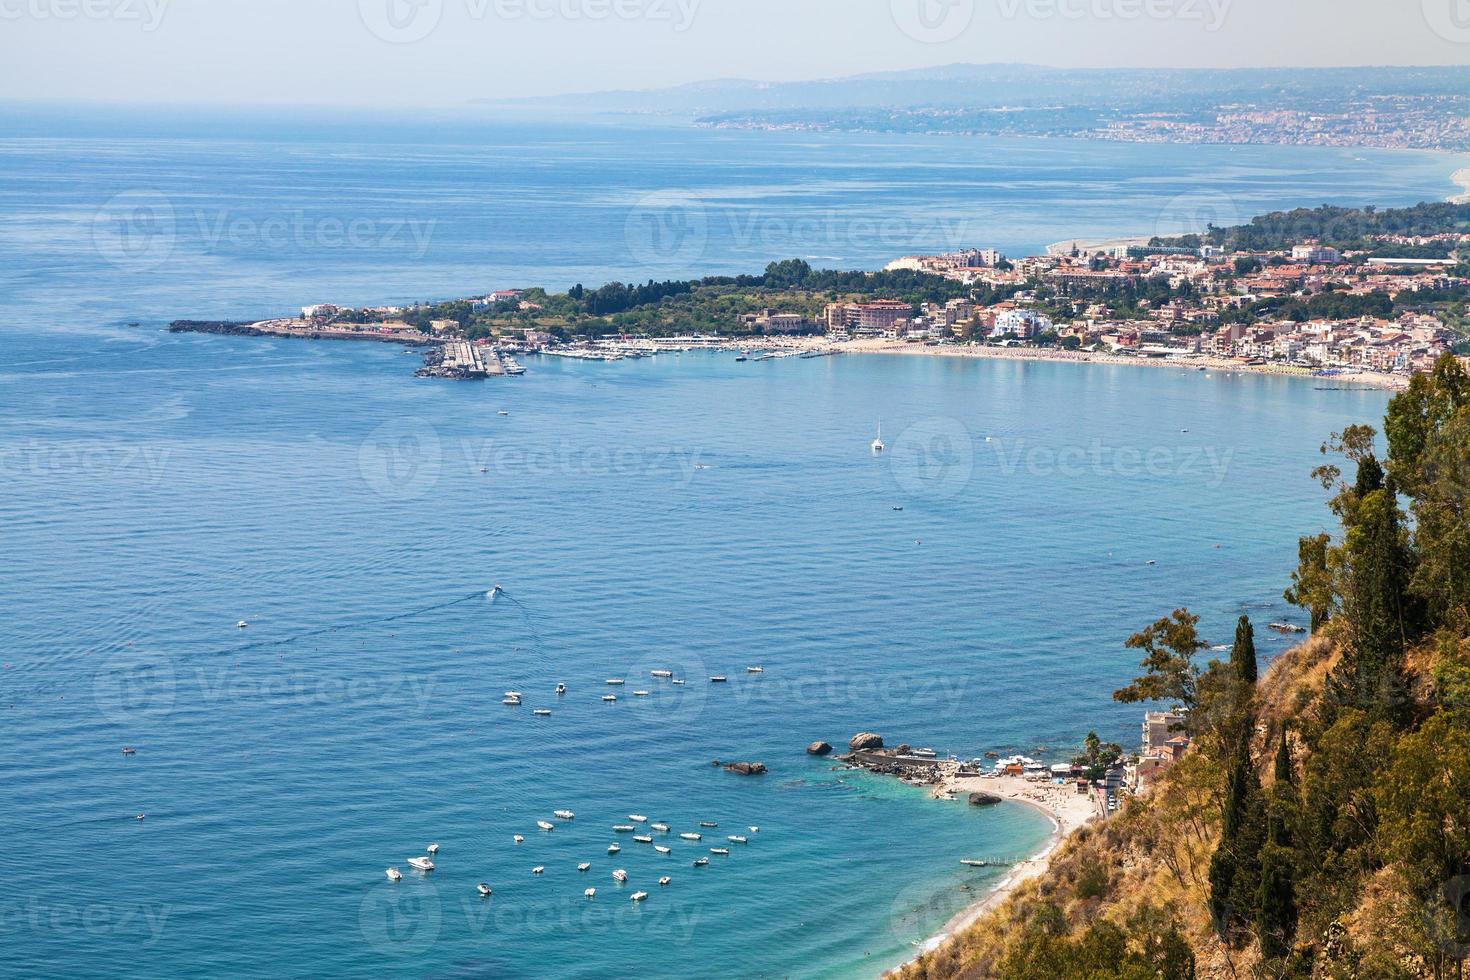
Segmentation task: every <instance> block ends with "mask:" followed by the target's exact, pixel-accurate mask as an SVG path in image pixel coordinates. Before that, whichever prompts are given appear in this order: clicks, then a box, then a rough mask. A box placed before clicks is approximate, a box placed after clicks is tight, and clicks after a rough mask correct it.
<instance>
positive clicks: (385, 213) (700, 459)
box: [0, 106, 1466, 978]
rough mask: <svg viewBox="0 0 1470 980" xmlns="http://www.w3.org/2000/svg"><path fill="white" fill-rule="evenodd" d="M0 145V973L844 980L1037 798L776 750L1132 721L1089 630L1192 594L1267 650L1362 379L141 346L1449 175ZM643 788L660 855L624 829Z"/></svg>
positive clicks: (1189, 604)
mask: <svg viewBox="0 0 1470 980" xmlns="http://www.w3.org/2000/svg"><path fill="white" fill-rule="evenodd" d="M0 123H3V128H0V175H3V178H4V179H3V180H0V290H3V294H4V296H5V303H4V307H3V309H4V320H3V324H0V463H3V487H4V492H3V494H0V541H3V544H4V548H3V553H0V624H3V625H0V631H3V636H4V643H3V646H0V661H3V669H0V710H3V713H4V715H3V717H4V733H5V741H6V751H5V752H4V753H3V754H0V826H3V827H4V830H5V837H6V839H7V841H8V846H9V848H10V850H9V855H10V862H9V866H10V871H9V872H8V881H9V885H8V887H7V888H6V890H5V895H4V896H3V897H0V962H3V963H4V964H5V972H6V973H7V974H9V975H15V976H57V975H71V976H102V975H106V976H138V977H152V976H162V975H222V974H232V975H247V976H262V975H269V976H301V977H308V976H313V977H314V976H368V975H380V974H383V973H392V974H395V975H413V976H438V977H448V976H461V977H470V976H496V977H543V976H555V977H587V978H592V977H599V978H601V977H622V976H627V977H649V976H670V977H675V976H677V977H727V976H737V977H872V976H875V975H877V974H878V973H879V972H880V971H881V970H883V969H885V968H887V967H891V966H893V965H895V964H897V963H900V962H902V961H903V960H905V959H907V958H908V957H910V956H912V955H913V953H914V951H915V944H916V943H918V942H920V941H922V940H923V939H924V938H925V937H927V936H929V935H932V934H933V933H935V932H936V931H937V930H939V929H940V928H941V927H942V926H943V925H944V923H945V922H946V921H947V920H949V919H950V917H951V916H952V915H954V914H955V913H956V912H957V911H959V910H961V909H962V908H964V907H965V906H967V905H968V904H970V903H972V902H974V901H976V900H977V899H979V898H981V897H983V895H984V894H985V893H986V892H987V890H988V889H989V888H990V887H992V886H993V885H994V884H995V882H996V881H998V880H999V879H1000V878H1001V877H1002V876H1003V875H1004V874H1005V873H1006V871H1007V867H1006V866H1007V864H1008V863H1010V862H1014V861H1017V860H1020V859H1023V858H1024V857H1026V856H1027V855H1029V854H1032V853H1035V852H1036V851H1037V850H1038V849H1039V848H1041V847H1043V846H1044V845H1045V843H1046V841H1047V840H1048V838H1049V837H1050V835H1051V832H1052V826H1051V823H1050V822H1049V820H1047V819H1046V818H1045V817H1043V816H1042V815H1041V814H1040V813H1038V812H1036V811H1033V810H1031V809H1028V808H1026V807H1023V806H1020V805H1014V804H1005V805H1001V806H998V807H993V808H979V807H971V806H968V805H967V803H966V801H965V800H963V799H962V800H957V801H953V802H944V801H937V800H933V799H930V798H929V795H928V793H927V792H926V791H925V790H923V789H920V788H914V787H910V786H906V785H903V784H902V783H900V782H898V781H896V780H893V779H889V778H886V777H877V776H869V775H866V774H861V773H854V772H847V771H843V770H841V769H840V768H838V767H837V766H835V765H834V763H833V762H832V761H831V760H829V759H821V758H817V757H813V756H810V755H808V754H807V753H806V752H805V748H806V746H807V745H808V743H810V742H813V741H816V740H827V741H829V742H831V743H833V744H834V745H837V746H838V747H839V748H841V747H842V746H845V744H846V742H847V740H848V739H849V738H850V737H851V736H852V735H853V734H854V733H857V732H861V731H872V732H877V733H879V734H881V735H883V736H884V738H885V739H887V740H888V742H889V744H896V743H899V742H907V743H909V744H911V745H914V746H928V747H932V748H934V749H935V750H936V751H938V752H939V753H940V754H941V755H945V754H949V753H953V754H955V755H957V756H959V757H961V758H973V757H981V756H983V755H984V753H987V752H997V753H1002V754H1011V753H1024V754H1028V755H1032V756H1035V757H1038V758H1041V759H1044V760H1047V761H1058V760H1065V759H1067V758H1068V757H1069V755H1070V754H1071V752H1072V751H1073V749H1074V747H1075V746H1077V745H1078V743H1080V741H1081V740H1082V738H1083V737H1084V736H1085V735H1086V734H1087V733H1088V731H1090V730H1095V731H1097V732H1098V733H1099V734H1100V735H1101V736H1103V738H1104V739H1106V740H1111V741H1117V742H1120V743H1122V744H1124V745H1132V744H1135V743H1136V739H1137V735H1138V731H1139V721H1140V714H1141V710H1142V709H1141V707H1139V706H1128V705H1120V704H1117V703H1115V702H1113V701H1112V699H1111V696H1110V695H1111V692H1112V691H1113V690H1114V689H1115V688H1117V687H1119V686H1121V685H1122V684H1124V683H1126V682H1127V681H1128V680H1129V679H1130V678H1131V677H1132V676H1133V674H1134V673H1135V668H1136V666H1137V664H1136V661H1137V655H1136V652H1134V651H1130V650H1127V649H1126V648H1125V647H1124V645H1123V643H1124V640H1125V639H1126V638H1127V636H1128V635H1129V634H1130V633H1131V632H1133V631H1135V630H1137V629H1139V628H1141V627H1142V626H1144V625H1145V624H1147V623H1148V622H1151V621H1152V620H1154V619H1156V618H1158V617H1160V616H1162V615H1165V614H1167V613H1168V612H1169V611H1171V610H1173V609H1176V608H1188V609H1190V610H1192V611H1193V612H1195V613H1196V614H1198V615H1199V616H1200V617H1201V622H1200V628H1201V630H1202V632H1203V634H1204V636H1205V637H1206V638H1207V639H1208V640H1209V641H1210V642H1211V643H1217V644H1218V643H1225V642H1228V640H1229V638H1230V637H1231V635H1232V633H1233V629H1234V623H1235V620H1236V618H1237V617H1238V616H1240V615H1241V614H1242V613H1245V614H1248V615H1250V616H1251V617H1252V618H1253V619H1254V620H1255V621H1256V622H1257V623H1258V624H1259V626H1260V627H1261V628H1259V629H1258V631H1257V640H1258V644H1259V645H1260V647H1261V649H1262V651H1263V654H1264V655H1265V656H1266V657H1270V656H1272V655H1274V654H1276V653H1278V652H1279V651H1280V650H1282V649H1283V648H1284V647H1285V645H1286V644H1287V643H1288V642H1290V640H1289V639H1288V638H1284V637H1281V636H1279V635H1277V634H1276V633H1274V632H1272V631H1270V630H1268V629H1265V628H1264V627H1265V624H1266V623H1267V622H1270V621H1276V620H1288V621H1293V622H1299V621H1301V616H1300V613H1299V612H1298V611H1297V610H1294V609H1292V608H1290V607H1288V606H1287V605H1285V603H1284V602H1283V600H1282V596H1281V592H1282V589H1283V587H1284V586H1285V585H1286V584H1287V581H1288V577H1289V573H1290V571H1291V569H1292V567H1293V566H1294V564H1295V552H1296V540H1297V537H1298V536H1299V535H1302V534H1310V533H1315V532H1317V531H1319V530H1321V529H1323V528H1325V527H1326V526H1327V523H1328V517H1329V515H1328V513H1327V511H1326V509H1325V507H1324V505H1323V494H1322V491H1321V489H1320V487H1318V486H1316V485H1315V484H1314V483H1313V481H1312V480H1311V479H1310V478H1309V471H1310V470H1311V469H1312V467H1313V466H1315V465H1317V464H1318V463H1319V462H1320V459H1321V457H1320V454H1319V451H1318V450H1319V446H1320V444H1321V443H1322V442H1323V440H1324V439H1326V438H1327V437H1328V435H1329V434H1330V433H1331V432H1333V431H1334V430H1337V429H1341V428H1342V427H1343V426H1344V425H1346V424H1349V423H1353V422H1358V421H1371V420H1374V419H1375V418H1377V417H1379V416H1381V414H1382V410H1383V408H1384V405H1385V402H1386V395H1385V394H1384V393H1383V392H1380V391H1375V390H1369V389H1364V388H1353V387H1344V386H1342V385H1339V384H1335V383H1329V382H1324V381H1321V380H1315V381H1314V380H1302V379H1285V378H1275V377H1264V376H1254V375H1241V374H1231V373H1222V372H1205V373H1199V372H1186V371H1176V370H1146V369H1141V368H1131V367H1113V366H1100V365H1074V364H1052V363H1022V362H1013V361H1005V362H1001V361H994V362H992V361H976V360H965V359H957V358H954V359H952V358H933V357H914V356H846V357H835V358H822V359H814V360H806V359H800V358H788V359H780V360H773V361H765V362H759V363H756V362H749V363H737V362H736V361H735V360H734V357H733V355H731V354H728V353H685V354H663V355H659V356H657V357H653V358H647V359H642V360H635V361H624V362H619V363H611V364H601V363H597V364H591V363H582V362H569V361H562V360H553V359H549V358H529V359H528V364H527V366H528V368H529V370H528V372H527V374H526V375H525V376H524V377H521V378H510V379H501V380H495V381H492V382H485V383H452V382H435V381H422V380H415V379H414V378H413V376H412V375H413V371H414V368H416V367H417V366H418V363H419V361H418V358H417V356H415V355H413V354H411V353H410V352H408V351H405V350H403V349H401V348H399V347H397V346H395V345H389V344H383V345H379V344H352V343H330V342H305V341H290V340H276V339H251V338H233V337H219V336H203V335H195V334H170V333H168V332H167V330H166V325H167V323H168V322H169V321H170V320H173V319H176V318H196V319H203V318H228V319H236V318H240V319H244V318H256V317H263V316H267V315H277V314H283V313H289V312H291V311H293V310H295V309H296V308H298V307H300V306H302V305H304V304H308V303H318V302H335V303H344V304H346V303H350V304H354V305H361V304H374V303H401V302H407V301H414V300H421V299H442V298H448V297H455V296H468V295H482V294H484V293H486V292H488V291H490V290H494V289H502V288H515V287H526V286H534V285H544V286H546V287H548V288H552V289H564V288H566V287H567V286H569V285H571V284H572V283H575V282H582V283H585V284H588V285H596V284H600V283H602V282H604V281H608V280H613V279H619V280H622V281H643V280H646V279H649V278H667V277H674V276H679V277H683V276H692V275H703V274H727V273H736V272H753V271H759V270H760V269H761V268H763V266H764V264H765V263H766V262H767V261H769V260H772V259H779V258H787V257H799V258H804V259H806V260H807V261H809V262H811V263H812V264H813V265H816V266H830V267H835V268H878V267H881V266H882V265H883V264H884V263H886V262H887V261H889V260H891V259H892V258H895V257H897V256H900V255H904V254H910V253H917V252H932V251H938V250H944V249H948V248H955V247H962V246H971V245H974V246H995V247H998V248H1001V249H1002V250H1003V251H1007V252H1009V253H1011V254H1025V253H1028V252H1034V251H1036V250H1038V249H1040V248H1044V247H1045V246H1046V245H1048V244H1050V243H1052V242H1057V241H1063V240H1066V239H1068V238H1070V237H1073V236H1091V237H1093V238H1101V237H1107V236H1113V235H1135V234H1153V233H1172V232H1177V231H1183V230H1189V229H1191V228H1194V227H1199V226H1201V225H1202V224H1205V223H1209V222H1214V223H1216V224H1225V223H1230V222H1231V221H1234V220H1242V219H1245V218H1248V217H1249V216H1251V215H1253V214H1256V213H1258V212H1262V211H1266V210H1270V209H1273V208H1286V207H1292V206H1297V205H1302V204H1307V205H1315V204H1318V203H1324V202H1331V203H1340V204H1363V203H1370V202H1371V203H1376V204H1379V205H1383V206H1389V205H1397V204H1406V203H1412V202H1415V201H1418V200H1424V199H1439V198H1443V197H1444V196H1446V195H1447V194H1448V193H1450V192H1451V191H1452V190H1453V188H1452V187H1451V186H1450V184H1449V181H1448V175H1449V174H1450V173H1451V172H1452V171H1453V170H1455V169H1456V168H1457V167H1459V166H1465V165H1466V161H1464V160H1458V159H1456V158H1452V157H1448V156H1444V155H1434V154H1420V153H1410V152H1401V153H1390V152H1386V151H1367V150H1343V149H1333V148H1318V147H1312V148H1299V147H1217V146H1190V147H1173V146H1135V145H1127V144H1107V143H1087V142H1078V141H1062V140H1055V141H1048V140H995V139H986V140H981V139H973V138H955V137H871V136H860V135H811V134H778V133H739V132H724V131H709V130H702V129H696V128H692V127H689V126H685V125H680V124H676V123H673V122H667V121H662V122H658V123H656V124H655V123H648V122H640V121H630V120H622V121H618V120H612V121H609V120H577V121H568V120H561V121H546V120H532V119H509V120H505V119H502V120H490V119H483V118H455V119H449V118H438V117H435V118H420V119H408V120H405V119H374V118H369V117H365V116H361V115H348V116H341V117H338V116H331V117H328V116H312V117H308V116H304V115H303V116H299V117H296V116H293V117H291V118H288V119H282V118H280V117H278V116H275V115H272V114H270V113H266V112H259V113H244V112H241V113H236V114H233V115H223V114H215V115H210V114H207V113H203V112H192V113H173V114H167V115H165V114H162V113H156V114H149V113H142V112H127V111H121V110H108V111H106V112H103V111H101V110H97V111H88V110H74V109H67V110H62V109H59V108H56V107H45V106H42V107H36V106H8V107H6V108H4V109H3V111H0ZM880 429H881V433H882V438H883V440H884V441H885V443H886V444H887V450H888V451H887V452H885V453H883V454H881V455H875V454H874V453H873V452H872V451H871V449H870V443H871V442H872V441H873V439H874V438H875V436H876V435H877V433H878V432H879V431H880ZM241 623H244V624H246V625H243V626H242V625H239V624H241ZM756 666H758V667H761V668H763V672H761V673H750V672H748V670H747V668H749V667H756ZM655 670H669V671H672V672H673V673H674V675H675V676H676V677H678V678H680V679H683V680H686V681H687V683H686V684H683V685H674V684H672V683H671V682H670V681H668V680H663V679H659V678H655V677H653V676H652V674H651V672H652V671H655ZM716 675H722V676H725V677H727V678H728V681H727V682H725V683H712V682H711V681H710V678H711V677H713V676H716ZM610 679H623V680H625V681H626V683H625V684H623V685H619V686H610V685H608V684H607V681H608V680H610ZM558 684H564V685H565V686H566V692H565V693H564V694H562V695H557V694H556V693H554V690H555V687H556V685H558ZM507 691H517V692H521V694H522V695H523V702H524V703H523V705H522V706H519V707H515V706H507V705H503V704H502V703H501V702H502V700H503V699H504V694H505V692H507ZM638 691H647V692H648V693H647V696H640V695H638V694H637V693H636V692H638ZM609 693H612V694H614V695H615V696H616V698H617V700H616V701H615V702H608V701H605V700H604V696H605V695H608V694H609ZM535 709H549V710H551V712H552V714H551V715H549V716H538V715H534V714H533V713H532V712H533V710H535ZM125 747H126V748H129V749H132V750H134V751H133V754H125V753H124V751H123V750H124V748H125ZM730 761H759V762H761V763H763V764H764V765H765V766H766V767H767V769H768V772H767V773H765V774H764V775H759V776H740V775H736V774H733V773H730V772H727V771H725V770H724V768H723V767H722V765H719V764H717V763H724V762H730ZM558 809H569V810H572V811H575V814H576V816H575V819H573V820H570V821H567V820H560V819H557V818H555V817H553V815H552V814H553V811H554V810H558ZM632 814H637V815H640V816H646V817H648V818H649V820H650V821H651V822H653V821H663V822H666V823H667V824H668V825H669V827H670V828H671V830H670V833H669V834H668V835H662V834H658V833H655V836H656V837H659V838H662V843H663V844H664V845H665V846H668V847H669V848H670V849H671V853H669V854H667V855H665V854H661V853H659V852H657V851H655V850H654V849H653V847H652V846H651V845H647V844H640V843H635V842H634V841H632V840H631V837H632V835H631V834H627V833H619V832H616V831H614V830H613V829H612V828H613V826H614V825H616V824H623V823H626V822H628V821H629V816H630V815H632ZM538 820H544V821H548V822H551V823H552V824H553V825H554V829H553V830H551V831H546V830H542V829H540V828H539V827H538V823H537V821H538ZM706 823H709V824H717V826H715V827H708V826H704V824H706ZM639 826H640V827H642V826H646V825H643V824H640V825H639ZM756 828H758V829H756ZM686 832H687V833H702V834H703V839H702V840H700V841H697V842H695V841H689V840H685V839H683V838H681V837H679V834H680V833H686ZM729 835H739V836H744V837H746V838H747V842H746V843H735V842H730V841H728V840H727V837H728V836H729ZM517 836H519V837H521V838H523V840H521V841H520V842H518V841H517V840H516V837H517ZM430 843H437V844H438V845H440V848H439V852H438V854H437V856H436V857H435V859H434V860H435V862H436V865H437V868H436V870H434V871H432V872H429V873H419V872H414V871H411V870H410V869H409V868H408V866H407V864H406V859H407V858H409V857H411V856H416V855H423V854H424V853H425V849H426V847H427V846H428V845H429V844H430ZM612 843H617V844H619V845H621V848H622V850H621V852H620V853H618V854H615V855H610V854H608V847H609V845H610V844H612ZM721 846H727V847H728V849H729V851H730V853H729V854H728V855H724V854H711V853H710V848H711V847H721ZM698 857H708V858H709V863H708V865H706V866H703V867H696V866H694V860H695V859H696V858H698ZM961 859H985V860H988V861H991V862H992V865H991V866H990V867H987V868H983V869H975V868H970V867H966V866H961V865H960V863H959V862H960V860H961ZM581 863H588V864H590V868H589V870H587V871H585V872H582V871H579V870H578V865H579V864H581ZM389 867H396V868H398V869H400V871H402V873H403V880H402V881H400V882H397V883H393V882H390V881H389V880H388V878H387V877H386V876H385V870H386V869H387V868H389ZM538 868H539V869H542V871H541V873H539V874H538V873H534V871H535V869H538ZM614 869H625V870H626V871H627V873H628V875H629V882H628V884H627V885H626V886H620V885H618V884H617V883H616V882H615V881H614V880H613V879H612V877H611V873H612V871H613V870H614ZM663 877H667V878H669V879H670V881H669V883H668V884H667V885H660V884H659V883H658V882H659V879H660V878H663ZM481 882H483V883H485V884H487V885H488V886H490V887H491V889H492V895H491V896H490V897H488V898H482V897H481V896H480V895H479V894H478V893H477V889H476V885H477V884H478V883H481ZM587 888H595V889H596V895H595V897H593V898H590V899H589V898H587V897H585V895H584V891H585V890H586V889H587ZM634 891H645V892H647V893H648V897H647V898H646V900H644V901H641V902H636V903H635V902H632V901H630V895H631V893H632V892H634Z"/></svg>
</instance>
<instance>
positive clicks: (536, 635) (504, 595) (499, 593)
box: [485, 585, 541, 653]
mask: <svg viewBox="0 0 1470 980" xmlns="http://www.w3.org/2000/svg"><path fill="white" fill-rule="evenodd" d="M485 598H486V599H487V600H489V602H490V605H491V606H494V605H495V600H496V599H504V600H505V601H506V602H509V603H510V604H511V605H513V606H515V607H516V609H518V610H519V611H520V614H521V618H522V619H523V620H525V622H526V629H527V630H528V631H530V633H531V639H532V640H534V641H535V643H536V652H537V653H540V652H541V631H540V630H538V629H537V628H536V621H535V620H534V619H533V618H532V617H531V610H529V609H527V608H526V604H525V603H523V602H521V601H520V600H519V599H517V598H516V597H515V596H513V595H511V594H510V593H509V592H507V591H505V590H504V589H502V588H501V587H500V586H498V585H497V586H496V587H495V588H493V589H491V590H490V591H489V592H487V593H485Z"/></svg>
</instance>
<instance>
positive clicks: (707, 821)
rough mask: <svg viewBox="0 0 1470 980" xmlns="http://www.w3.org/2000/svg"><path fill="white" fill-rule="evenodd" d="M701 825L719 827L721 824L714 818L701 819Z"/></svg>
mask: <svg viewBox="0 0 1470 980" xmlns="http://www.w3.org/2000/svg"><path fill="white" fill-rule="evenodd" d="M699 825H700V826H701V827H718V826H719V824H717V823H715V822H714V821H713V820H701V821H699Z"/></svg>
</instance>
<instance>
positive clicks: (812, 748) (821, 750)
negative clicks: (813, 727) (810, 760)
mask: <svg viewBox="0 0 1470 980" xmlns="http://www.w3.org/2000/svg"><path fill="white" fill-rule="evenodd" d="M831 752H832V743H831V742H813V743H812V744H811V745H808V746H807V747H806V754H807V755H830V754H831Z"/></svg>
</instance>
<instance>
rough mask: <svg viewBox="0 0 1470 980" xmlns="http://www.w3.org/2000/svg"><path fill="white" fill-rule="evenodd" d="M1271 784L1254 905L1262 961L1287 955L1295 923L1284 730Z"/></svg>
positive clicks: (1292, 790)
mask: <svg viewBox="0 0 1470 980" xmlns="http://www.w3.org/2000/svg"><path fill="white" fill-rule="evenodd" d="M1274 768H1275V781H1274V783H1273V784H1272V786H1271V796H1270V803H1269V806H1268V811H1267V818H1266V843H1265V846H1264V847H1262V848H1261V883H1260V888H1259V892H1258V904H1257V906H1256V936H1257V938H1258V939H1259V940H1260V943H1261V957H1262V958H1263V959H1268V960H1272V959H1280V958H1282V957H1284V956H1286V955H1287V954H1288V953H1289V952H1291V943H1292V937H1293V936H1294V935H1295V934H1296V923H1297V893H1296V881H1297V860H1298V858H1297V853H1296V850H1295V848H1294V847H1293V846H1292V831H1291V827H1292V823H1293V821H1294V819H1295V811H1296V786H1295V778H1294V775H1293V771H1292V764H1291V745H1290V743H1289V742H1288V741H1287V737H1286V730H1285V729H1284V728H1283V729H1282V731H1281V741H1280V744H1279V745H1278V746H1277V749H1276V763H1275V767H1274Z"/></svg>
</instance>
